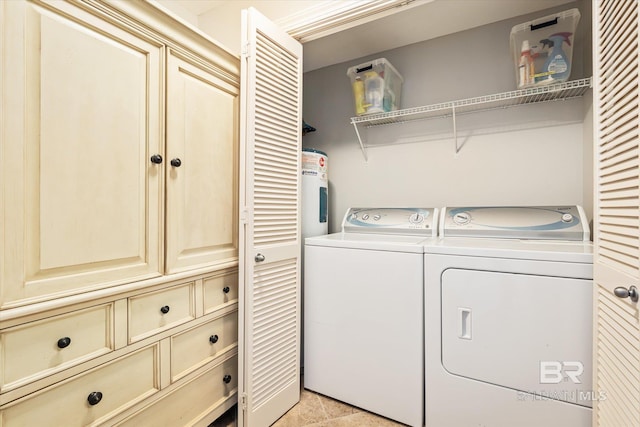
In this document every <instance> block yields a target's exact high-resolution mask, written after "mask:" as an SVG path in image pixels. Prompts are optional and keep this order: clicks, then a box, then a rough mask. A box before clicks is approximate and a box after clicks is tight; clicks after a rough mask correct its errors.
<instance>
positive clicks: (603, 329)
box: [593, 0, 640, 427]
mask: <svg viewBox="0 0 640 427" xmlns="http://www.w3.org/2000/svg"><path fill="white" fill-rule="evenodd" d="M594 5H595V7H596V9H595V10H594V13H595V14H596V16H595V18H596V19H595V23H596V29H595V30H596V31H595V40H594V41H595V43H594V46H595V58H594V59H595V62H596V76H595V96H594V104H595V105H594V107H595V115H594V116H595V129H596V144H595V149H596V153H595V156H596V194H595V200H596V218H595V237H596V238H595V247H596V249H595V259H594V280H595V287H594V288H595V293H594V304H595V315H594V321H595V325H594V361H595V363H594V369H595V372H594V376H595V378H594V384H595V387H596V390H595V392H596V393H594V397H595V401H594V406H593V407H594V425H595V426H602V427H610V426H640V320H639V316H638V308H639V305H638V302H637V298H634V288H632V287H634V286H635V287H637V288H640V280H639V279H640V271H639V270H640V237H639V236H640V179H639V172H638V171H639V169H638V166H639V165H640V161H639V158H638V156H639V151H638V146H639V136H640V135H639V129H638V124H639V108H638V107H639V101H640V99H639V93H638V83H639V81H638V80H639V74H638V65H639V64H638V48H639V46H638V38H639V32H638V2H637V1H634V0H625V1H620V0H598V1H596V2H594Z"/></svg>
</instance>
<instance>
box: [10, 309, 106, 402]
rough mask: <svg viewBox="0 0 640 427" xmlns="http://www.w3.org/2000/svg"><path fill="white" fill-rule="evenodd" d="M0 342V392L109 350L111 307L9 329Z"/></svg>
mask: <svg viewBox="0 0 640 427" xmlns="http://www.w3.org/2000/svg"><path fill="white" fill-rule="evenodd" d="M0 340H1V341H0V342H1V343H2V346H0V349H1V355H2V360H3V361H4V363H3V364H2V368H1V369H2V370H3V375H2V389H3V390H4V391H7V390H9V389H12V388H15V387H18V386H20V385H23V384H25V383H28V382H30V381H34V380H36V379H39V378H42V377H44V376H46V375H51V374H52V373H54V372H57V371H60V370H62V369H66V368H69V367H70V366H73V365H77V364H78V363H81V362H84V361H86V360H89V359H91V358H94V357H97V356H99V355H102V354H105V353H108V352H110V351H112V350H113V349H114V348H113V342H114V340H113V305H112V304H106V305H101V306H97V307H91V308H88V309H85V310H79V311H74V312H71V313H66V314H63V315H59V316H55V317H50V318H47V319H43V320H39V321H36V322H31V323H27V324H24V325H20V326H16V327H13V328H9V329H7V330H5V331H3V332H2V334H0Z"/></svg>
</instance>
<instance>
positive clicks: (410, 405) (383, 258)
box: [304, 244, 424, 426]
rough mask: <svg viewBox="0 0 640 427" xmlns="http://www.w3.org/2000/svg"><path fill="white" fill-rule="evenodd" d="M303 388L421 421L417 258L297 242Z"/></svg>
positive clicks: (404, 420)
mask: <svg viewBox="0 0 640 427" xmlns="http://www.w3.org/2000/svg"><path fill="white" fill-rule="evenodd" d="M305 257H306V259H305V285H304V288H305V289H304V291H305V301H304V313H305V326H304V328H305V330H304V333H305V334H304V337H305V339H304V347H305V352H304V353H305V360H304V385H305V388H308V389H310V390H313V391H316V392H319V393H321V394H324V395H327V396H330V397H333V398H335V399H338V400H340V401H343V402H347V403H349V404H351V405H354V406H357V407H360V408H363V409H366V410H369V411H371V412H375V413H377V414H380V415H384V416H385V417H388V418H391V419H393V420H396V421H400V422H402V423H404V424H408V425H411V426H422V425H423V406H422V405H423V402H424V394H423V327H422V324H423V317H422V304H423V303H422V301H423V283H424V276H423V261H422V259H423V255H422V254H421V253H402V252H387V251H376V250H366V249H348V248H330V247H322V246H310V245H308V244H307V245H305Z"/></svg>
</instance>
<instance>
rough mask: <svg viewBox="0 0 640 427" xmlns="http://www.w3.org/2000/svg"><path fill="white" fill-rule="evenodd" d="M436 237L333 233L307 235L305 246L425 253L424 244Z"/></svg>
mask: <svg viewBox="0 0 640 427" xmlns="http://www.w3.org/2000/svg"><path fill="white" fill-rule="evenodd" d="M434 240H435V238H433V237H428V238H425V237H424V236H406V235H395V234H393V235H388V234H387V235H385V234H370V233H361V234H360V233H333V234H328V235H324V236H316V237H307V238H306V239H305V240H304V244H305V246H325V247H331V248H344V249H361V250H373V251H388V252H407V253H418V254H422V253H424V246H425V244H427V243H428V242H431V241H434Z"/></svg>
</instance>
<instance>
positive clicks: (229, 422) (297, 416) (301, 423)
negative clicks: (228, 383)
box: [209, 389, 404, 427]
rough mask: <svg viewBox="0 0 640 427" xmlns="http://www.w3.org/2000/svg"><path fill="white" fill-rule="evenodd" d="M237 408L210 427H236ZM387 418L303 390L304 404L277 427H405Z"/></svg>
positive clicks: (295, 408) (284, 418)
mask: <svg viewBox="0 0 640 427" xmlns="http://www.w3.org/2000/svg"><path fill="white" fill-rule="evenodd" d="M236 420H237V416H236V407H235V406H234V407H233V408H231V409H230V410H228V411H227V412H226V413H225V414H223V415H222V416H221V417H220V418H218V419H217V420H216V421H214V422H213V423H212V424H211V425H210V426H209V427H235V426H236ZM401 426H404V424H398V423H396V422H394V421H391V420H389V419H387V418H383V417H380V416H378V415H374V414H372V413H370V412H367V411H364V410H362V409H359V408H355V407H353V406H349V405H347V404H345V403H342V402H339V401H337V400H334V399H331V398H329V397H326V396H323V395H321V394H317V393H314V392H312V391H309V390H305V389H302V391H301V393H300V402H298V404H297V405H295V406H294V407H293V408H291V409H290V410H289V412H287V413H286V414H284V415H283V416H282V417H281V418H280V419H279V420H278V421H276V422H275V424H273V427H401Z"/></svg>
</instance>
